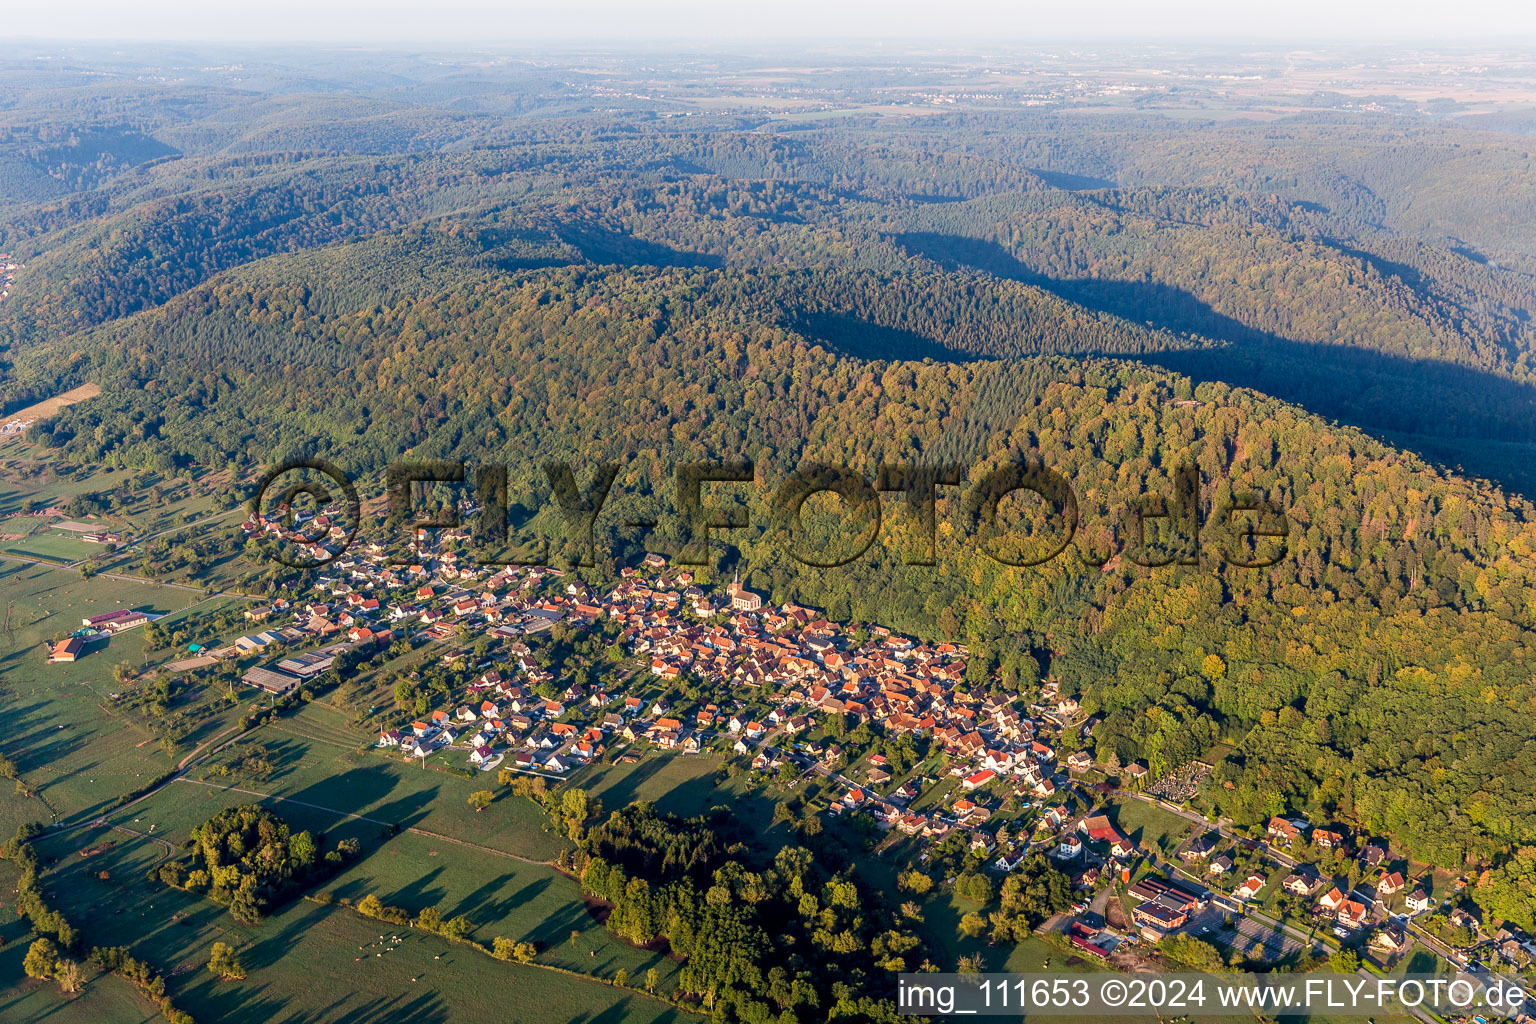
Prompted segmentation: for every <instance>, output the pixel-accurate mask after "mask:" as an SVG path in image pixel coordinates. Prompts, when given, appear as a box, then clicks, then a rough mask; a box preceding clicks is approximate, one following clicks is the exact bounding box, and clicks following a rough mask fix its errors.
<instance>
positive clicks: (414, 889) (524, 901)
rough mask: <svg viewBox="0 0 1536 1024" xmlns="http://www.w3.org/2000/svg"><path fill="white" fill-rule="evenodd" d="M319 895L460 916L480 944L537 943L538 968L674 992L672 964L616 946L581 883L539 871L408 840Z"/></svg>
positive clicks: (539, 868)
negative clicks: (619, 978)
mask: <svg viewBox="0 0 1536 1024" xmlns="http://www.w3.org/2000/svg"><path fill="white" fill-rule="evenodd" d="M486 813H490V812H489V811H487V812H486ZM322 888H323V890H324V891H325V892H328V893H331V894H332V895H334V896H335V897H336V898H338V899H347V900H350V901H352V902H354V903H355V902H357V901H358V900H360V899H362V898H363V897H364V896H366V895H368V894H370V893H371V894H373V895H375V896H378V897H379V899H381V900H383V901H384V902H385V903H387V904H389V905H390V906H395V907H403V908H405V909H407V910H410V911H412V912H413V913H419V912H420V911H421V910H422V909H424V908H426V907H435V908H437V910H438V911H439V912H440V913H441V914H442V915H443V918H444V919H445V920H446V919H448V918H451V917H455V916H457V915H459V914H463V915H464V916H465V917H467V918H469V919H470V920H471V921H473V922H474V924H475V930H474V932H473V936H474V938H476V939H477V940H479V941H481V942H485V943H490V942H491V941H492V940H493V939H495V938H496V937H497V936H503V937H506V938H509V939H515V940H517V941H519V942H523V941H527V942H532V943H533V944H534V945H535V946H536V947H537V948H538V949H539V961H540V962H541V963H551V964H554V965H556V966H559V967H564V968H566V969H567V970H572V971H577V972H580V973H582V974H591V975H596V976H597V977H600V978H609V979H611V978H612V977H613V976H614V972H616V971H618V970H620V969H622V970H624V971H626V972H627V973H628V974H629V976H630V977H631V978H634V979H640V978H643V977H644V975H645V972H646V971H647V970H650V969H652V968H654V969H655V970H656V971H657V973H658V976H659V978H660V986H659V990H660V991H663V992H669V991H671V990H672V989H673V988H674V987H675V977H676V973H677V967H678V965H677V963H676V962H675V961H673V960H671V959H669V958H668V957H666V956H664V955H662V954H661V953H658V952H652V951H647V950H642V949H636V948H634V947H632V946H629V945H627V944H625V943H623V942H621V941H619V940H618V939H616V938H614V937H613V936H612V935H610V934H609V932H608V930H607V929H606V928H604V927H603V925H602V923H601V921H600V920H599V919H598V917H597V916H595V915H594V914H593V913H591V912H589V911H588V909H587V906H586V905H585V904H584V903H583V902H582V895H581V886H580V885H579V884H578V883H577V882H576V880H575V879H573V878H571V877H569V876H568V875H564V874H561V873H560V872H558V871H556V870H554V869H553V868H550V867H546V866H544V865H541V864H525V863H522V862H520V861H516V860H512V859H511V858H507V857H497V856H495V855H494V854H489V853H486V852H484V851H482V850H476V849H471V848H466V847H463V846H458V845H455V844H453V843H445V842H442V841H441V840H436V839H430V838H428V837H425V836H418V835H411V834H406V835H402V836H398V837H396V838H394V839H391V840H390V841H389V842H387V843H386V844H384V846H383V848H381V849H379V850H378V851H377V852H376V853H374V854H373V855H372V856H370V857H367V858H366V859H364V860H363V861H361V862H359V863H358V864H356V865H354V866H352V867H351V868H349V869H348V870H347V871H346V872H345V873H343V874H342V875H340V876H339V877H337V878H336V879H334V880H333V881H331V882H329V883H327V884H326V885H324V886H323V887H322Z"/></svg>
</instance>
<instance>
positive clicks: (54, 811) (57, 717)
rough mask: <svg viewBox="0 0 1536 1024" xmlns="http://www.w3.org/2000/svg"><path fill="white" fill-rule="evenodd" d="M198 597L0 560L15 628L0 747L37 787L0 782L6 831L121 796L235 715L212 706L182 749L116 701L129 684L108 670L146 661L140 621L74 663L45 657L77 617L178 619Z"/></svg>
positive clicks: (4, 671) (4, 601) (1, 695)
mask: <svg viewBox="0 0 1536 1024" xmlns="http://www.w3.org/2000/svg"><path fill="white" fill-rule="evenodd" d="M196 600H197V597H196V595H195V594H192V593H190V592H188V591H183V590H175V589H171V588H167V587H161V586H156V585H152V584H140V583H133V582H128V581H121V580H110V579H103V578H100V577H97V578H94V579H90V580H82V579H81V578H80V577H79V575H78V574H76V573H73V572H70V571H67V570H61V569H50V568H43V567H39V566H24V565H19V564H17V563H15V562H0V605H3V606H4V607H6V608H7V609H8V611H9V614H10V621H11V627H12V628H11V630H10V633H9V637H8V639H9V649H8V650H6V652H5V653H4V654H3V655H0V699H3V701H4V707H5V709H6V712H7V725H8V728H7V729H6V730H5V731H4V733H3V734H0V751H3V752H4V753H5V755H6V756H7V757H9V758H10V759H11V760H12V761H14V762H15V763H16V766H17V768H18V769H19V771H20V774H21V778H22V779H23V780H24V781H25V782H26V784H27V786H28V787H29V788H30V789H31V791H32V792H33V793H34V794H35V796H34V797H32V798H25V797H22V796H19V795H17V794H16V793H15V792H13V791H12V790H11V789H10V787H9V786H7V787H0V829H4V830H5V831H6V832H7V833H9V832H11V831H14V829H15V827H16V825H17V824H18V823H20V822H21V821H25V820H42V821H49V820H53V819H55V818H63V817H67V816H69V815H71V814H77V813H91V812H96V811H100V810H103V809H105V808H107V807H109V806H111V804H112V802H113V801H115V800H116V798H117V797H118V795H119V794H121V793H124V792H127V791H128V790H131V789H134V788H136V787H138V786H139V785H142V784H143V783H145V782H147V781H148V780H150V779H152V778H154V777H155V776H157V775H159V774H160V773H162V772H164V771H166V770H168V769H169V768H171V767H172V766H173V765H174V764H175V763H176V761H177V760H178V759H179V757H180V756H181V755H182V754H183V753H184V752H185V751H187V750H190V749H191V748H192V747H193V746H195V745H196V744H197V743H199V742H201V741H202V740H203V739H205V738H206V737H207V736H209V735H212V734H213V733H214V732H216V731H218V730H220V729H222V728H224V727H225V726H226V723H227V722H228V721H230V720H232V718H233V717H234V716H235V715H236V714H237V713H238V712H237V711H236V710H235V709H233V708H231V709H219V711H218V714H216V715H214V716H212V717H209V718H208V719H206V720H205V721H202V722H200V723H198V725H197V727H196V729H195V731H194V732H193V733H192V734H191V735H190V736H188V737H187V738H186V740H185V741H184V742H183V746H182V748H181V750H179V751H178V752H176V753H175V754H168V753H166V752H165V751H163V750H162V749H161V748H160V744H159V741H158V740H157V739H156V735H155V733H154V732H152V731H151V729H150V728H149V727H148V725H149V723H148V722H147V721H146V720H145V719H144V718H143V717H142V716H141V715H140V714H139V712H137V711H133V710H128V709H123V708H119V707H114V706H113V703H112V700H111V696H110V695H111V694H112V693H115V692H119V691H122V690H125V689H127V685H125V684H123V683H120V682H118V681H117V680H116V678H115V674H114V673H115V668H116V666H118V665H119V664H126V665H128V666H130V667H131V668H133V669H135V670H137V669H140V668H142V667H143V666H144V665H145V662H146V651H145V644H144V639H145V633H144V631H143V630H142V629H132V630H128V631H127V632H125V633H122V634H119V635H117V636H114V637H112V638H111V639H110V640H109V641H107V642H106V643H99V642H98V643H96V644H94V645H92V647H91V648H90V653H88V654H86V655H85V656H84V657H83V658H81V659H80V660H79V661H76V662H73V663H64V664H55V665H50V664H47V663H46V660H45V648H44V644H45V643H46V642H47V641H49V640H51V639H52V638H53V637H54V636H55V635H58V634H60V633H64V634H67V633H68V632H70V631H72V630H74V629H78V628H79V626H80V620H81V619H82V618H85V617H87V616H91V615H97V614H100V613H102V612H107V611H112V610H115V609H117V608H136V609H144V610H147V611H153V612H157V613H161V614H167V615H169V616H171V618H170V620H169V621H175V617H176V616H177V615H178V614H179V613H180V612H182V611H183V610H185V609H187V608H188V607H189V606H191V605H192V604H193V603H194V602H195V601H196ZM184 699H185V700H188V701H195V700H197V699H198V698H197V696H196V695H188V696H187V697H186V698H184Z"/></svg>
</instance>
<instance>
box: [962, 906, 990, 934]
mask: <svg viewBox="0 0 1536 1024" xmlns="http://www.w3.org/2000/svg"><path fill="white" fill-rule="evenodd" d="M986 927H987V919H986V918H984V917H982V916H981V915H980V914H978V913H976V912H975V911H974V910H973V911H971V912H970V913H968V914H966V915H965V916H964V917H962V918H960V934H961V935H964V936H965V937H966V938H968V939H974V938H975V937H976V936H978V935H980V934H981V933H982V932H983V931H985V930H986Z"/></svg>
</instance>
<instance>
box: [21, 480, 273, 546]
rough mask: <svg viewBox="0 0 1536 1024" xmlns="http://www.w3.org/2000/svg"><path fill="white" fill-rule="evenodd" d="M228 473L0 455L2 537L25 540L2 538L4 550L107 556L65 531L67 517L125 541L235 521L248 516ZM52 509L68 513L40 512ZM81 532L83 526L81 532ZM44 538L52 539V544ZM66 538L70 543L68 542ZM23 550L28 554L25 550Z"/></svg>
mask: <svg viewBox="0 0 1536 1024" xmlns="http://www.w3.org/2000/svg"><path fill="white" fill-rule="evenodd" d="M228 479H229V478H228V474H227V473H223V472H220V473H216V474H207V475H205V476H203V477H200V478H198V479H196V480H188V479H186V478H185V477H173V476H165V475H162V474H159V473H155V472H151V471H147V470H126V469H116V468H114V467H112V466H101V467H98V468H86V467H82V466H76V465H74V464H73V463H67V462H60V461H57V460H52V459H47V458H14V457H13V458H5V459H0V516H3V517H5V519H4V521H3V522H0V534H17V533H20V534H23V535H24V536H25V539H23V540H7V541H4V542H0V548H4V549H36V550H38V551H39V552H40V553H41V552H43V551H44V549H50V550H53V549H56V551H57V553H55V554H48V555H47V557H55V558H57V557H64V556H72V557H71V558H70V559H69V560H78V559H82V558H88V557H92V556H104V555H106V554H108V552H107V549H106V548H104V547H102V546H101V545H99V544H88V543H86V542H85V541H81V540H78V539H77V537H72V536H70V531H65V530H59V529H58V528H57V526H56V524H57V523H60V522H70V521H74V522H81V523H86V524H89V525H90V526H92V527H95V528H98V529H101V530H107V531H110V532H113V533H117V534H119V535H121V536H122V537H123V538H124V540H125V542H126V541H132V540H136V539H143V538H145V537H149V536H153V535H156V534H159V533H161V532H163V531H167V530H173V529H175V528H177V527H179V526H181V525H183V524H185V523H188V522H191V521H193V520H197V519H202V518H205V517H207V516H210V515H215V514H222V515H224V516H225V517H226V518H227V519H228V521H230V522H235V521H237V519H238V517H239V516H240V515H241V514H242V512H241V510H240V509H239V508H238V502H232V501H231V500H230V497H229V495H228V493H227V490H228ZM48 508H58V509H62V510H66V512H67V514H66V515H63V516H58V515H53V516H44V515H34V514H28V513H35V512H41V511H42V510H44V509H48ZM77 533H78V531H77ZM44 541H53V542H56V543H54V544H52V545H51V546H50V545H47V544H44ZM63 541H69V542H70V543H69V545H68V546H65V545H64V544H63ZM18 553H25V551H22V550H18Z"/></svg>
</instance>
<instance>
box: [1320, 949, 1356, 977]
mask: <svg viewBox="0 0 1536 1024" xmlns="http://www.w3.org/2000/svg"><path fill="white" fill-rule="evenodd" d="M1328 966H1329V967H1332V968H1333V969H1334V971H1335V973H1338V974H1354V973H1355V972H1356V971H1358V970H1359V969H1360V954H1359V953H1356V952H1355V951H1354V950H1352V949H1339V950H1335V951H1334V952H1332V953H1330V954H1328Z"/></svg>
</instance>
